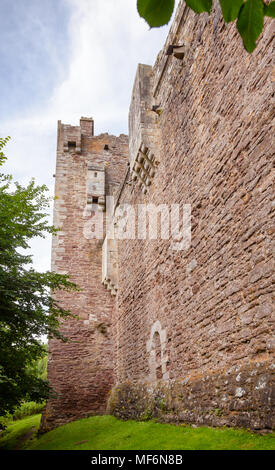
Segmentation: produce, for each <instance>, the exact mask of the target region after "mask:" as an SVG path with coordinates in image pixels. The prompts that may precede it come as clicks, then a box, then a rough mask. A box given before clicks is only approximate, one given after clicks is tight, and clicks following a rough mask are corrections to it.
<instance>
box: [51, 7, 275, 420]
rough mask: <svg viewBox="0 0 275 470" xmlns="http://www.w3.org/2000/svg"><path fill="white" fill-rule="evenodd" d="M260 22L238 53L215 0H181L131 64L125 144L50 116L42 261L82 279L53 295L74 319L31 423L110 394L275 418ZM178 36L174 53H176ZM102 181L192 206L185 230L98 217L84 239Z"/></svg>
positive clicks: (189, 411)
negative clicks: (170, 233)
mask: <svg viewBox="0 0 275 470" xmlns="http://www.w3.org/2000/svg"><path fill="white" fill-rule="evenodd" d="M265 22H266V24H265V28H264V32H263V34H262V36H261V38H260V41H259V44H258V46H257V48H256V50H255V52H254V53H253V54H251V55H249V54H247V53H246V52H245V50H244V49H243V45H242V43H241V39H240V38H239V36H238V34H237V32H236V28H235V25H232V24H230V25H226V24H225V23H224V21H223V19H222V16H221V14H220V12H219V9H218V7H216V8H215V10H214V11H213V13H212V15H211V16H208V15H207V14H205V15H196V14H194V13H193V12H192V11H191V10H190V9H188V8H186V7H185V3H184V2H180V5H179V7H178V11H177V15H176V18H175V20H174V23H173V25H172V27H171V30H170V33H169V35H168V37H167V41H166V43H165V45H164V47H163V49H162V51H161V52H160V53H159V55H158V58H157V60H156V63H155V65H154V66H153V67H150V66H148V65H142V64H139V66H138V70H137V75H136V79H135V83H134V88H133V95H132V102H131V105H130V113H129V145H128V138H127V137H126V136H120V137H114V136H109V135H108V134H104V135H100V136H98V137H94V136H93V121H92V120H89V118H86V119H85V118H82V120H81V121H80V126H76V127H73V126H67V125H63V124H59V137H58V152H57V172H56V196H57V199H56V201H55V224H56V225H57V226H59V227H61V231H60V232H59V234H58V237H57V238H56V239H54V242H53V269H54V270H57V271H58V272H66V273H69V274H70V275H71V279H72V280H73V281H75V282H77V283H78V284H79V285H80V286H81V287H82V289H83V290H82V291H81V292H80V293H77V294H66V295H65V294H64V293H60V294H59V299H60V300H61V302H62V303H63V304H64V305H65V306H66V307H68V308H70V309H71V310H72V312H73V313H75V314H77V315H78V317H79V319H73V320H68V321H66V322H64V323H63V325H62V329H63V331H64V332H65V333H67V335H68V336H69V338H70V339H71V340H72V341H70V342H68V343H66V344H61V343H60V342H58V341H55V340H54V341H53V340H52V341H51V343H50V361H49V368H48V370H49V373H48V376H49V380H50V382H51V384H52V385H53V387H54V388H55V389H56V391H57V392H58V393H59V396H58V397H57V398H55V399H53V400H50V401H49V402H48V404H47V407H46V410H45V412H44V415H43V425H42V429H49V428H51V427H54V426H57V425H58V424H61V423H64V422H67V421H69V420H72V419H76V418H79V417H82V416H86V415H89V414H91V413H104V412H106V409H107V412H110V413H114V414H115V415H116V416H120V417H123V418H138V419H145V418H148V417H150V416H156V417H157V418H158V419H160V420H163V421H168V422H170V421H171V422H187V423H196V424H207V425H214V426H221V425H230V426H246V427H250V428H252V429H264V428H266V429H270V428H273V427H274V415H273V409H274V397H273V395H272V391H273V388H272V377H273V371H274V367H275V366H274V339H273V335H274V318H273V317H272V310H273V304H272V273H273V272H274V262H273V258H272V239H273V235H274V192H273V187H272V184H273V180H274V170H273V158H274V126H273V125H272V122H274V121H273V118H274V106H273V104H272V96H273V93H274V89H273V88H272V87H273V84H274V78H273V81H272V65H273V64H272V57H274V27H273V22H272V20H271V19H266V21H265ZM177 44H178V45H184V47H183V49H184V53H182V52H181V53H179V54H174V53H173V51H172V53H171V47H170V49H169V46H171V45H177ZM173 50H174V49H173ZM167 52H168V53H167ZM273 76H274V75H273ZM128 148H129V157H128V159H127V154H128ZM95 173H97V175H96V176H95ZM98 176H100V178H101V183H100V182H99V180H96V178H98ZM104 179H105V182H104V183H103V181H104ZM95 181H96V183H95ZM108 195H114V196H115V197H114V209H115V208H116V207H118V206H119V205H121V206H122V207H123V208H124V207H127V206H128V205H130V207H131V208H133V209H137V208H138V206H139V205H140V204H146V205H148V204H154V205H156V206H161V205H169V207H170V206H172V205H175V204H179V205H180V206H181V207H183V206H184V205H186V204H188V205H190V206H191V243H189V244H188V243H185V245H184V244H183V245H182V246H183V249H178V250H177V249H175V247H173V244H171V239H166V238H165V237H162V238H161V237H160V236H158V238H157V239H156V240H149V239H145V240H144V239H141V238H138V237H128V239H119V240H116V241H114V240H113V241H110V240H111V237H110V236H109V238H110V240H108V236H107V238H106V239H105V235H106V233H105V231H106V230H105V228H104V229H103V230H102V237H101V239H100V240H96V239H94V238H93V237H92V235H91V233H93V232H92V227H90V226H89V223H90V222H89V221H90V219H91V215H92V214H93V215H94V216H96V215H97V214H101V215H102V216H103V215H104V212H102V211H104V210H105V209H106V203H107V196H108ZM93 198H95V199H93ZM99 217H100V216H99ZM119 217H122V215H121V214H120V216H117V214H116V211H115V210H114V213H113V217H111V219H112V223H111V225H112V224H113V227H115V226H116V225H117V220H119ZM93 220H95V219H94V218H93ZM93 223H95V222H93ZM104 227H105V226H104ZM83 234H84V235H83ZM104 239H105V241H104ZM103 243H104V245H103ZM102 246H104V249H103V250H102ZM102 255H103V256H102ZM102 260H103V265H102ZM106 287H109V288H107V289H106ZM111 292H112V293H113V294H114V295H110V293H111ZM111 390H112V391H111ZM107 402H108V406H107ZM272 405H273V406H272ZM106 407H107V408H106Z"/></svg>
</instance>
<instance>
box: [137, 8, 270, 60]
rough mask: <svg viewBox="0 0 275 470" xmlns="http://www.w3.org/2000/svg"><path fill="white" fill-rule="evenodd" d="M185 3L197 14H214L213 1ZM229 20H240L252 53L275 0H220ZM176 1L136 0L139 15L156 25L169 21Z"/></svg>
mask: <svg viewBox="0 0 275 470" xmlns="http://www.w3.org/2000/svg"><path fill="white" fill-rule="evenodd" d="M186 5H187V6H188V7H190V8H191V9H192V10H193V11H195V12H196V13H203V12H207V13H209V14H210V13H211V10H212V6H213V1H212V0H186ZM220 5H221V9H222V14H223V18H224V20H225V22H226V23H229V22H231V21H234V20H236V19H237V29H238V32H239V33H240V35H241V37H242V40H243V45H244V47H245V49H246V50H247V52H250V53H251V52H253V51H254V49H255V47H256V41H257V39H258V37H259V35H260V34H261V32H262V30H263V27H264V16H270V17H272V18H274V17H275V1H272V2H271V3H269V4H267V3H266V2H264V0H220ZM174 6H175V2H174V0H137V9H138V13H139V15H140V16H141V17H142V18H144V19H145V21H146V22H147V23H148V25H149V26H150V27H151V28H153V27H159V26H163V25H164V24H167V23H168V22H169V20H170V18H171V16H172V13H173V10H174Z"/></svg>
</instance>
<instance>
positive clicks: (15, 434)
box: [0, 415, 41, 450]
mask: <svg viewBox="0 0 275 470" xmlns="http://www.w3.org/2000/svg"><path fill="white" fill-rule="evenodd" d="M40 419H41V415H34V416H29V417H28V418H24V419H20V420H18V421H11V422H10V423H9V424H8V426H7V428H6V429H5V430H4V431H2V433H1V435H0V450H15V449H21V448H23V447H24V443H25V438H27V437H28V436H29V435H30V434H31V433H33V432H35V433H36V432H37V430H38V428H39V424H40Z"/></svg>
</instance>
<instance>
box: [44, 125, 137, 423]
mask: <svg viewBox="0 0 275 470" xmlns="http://www.w3.org/2000/svg"><path fill="white" fill-rule="evenodd" d="M68 142H71V143H72V142H74V143H75V146H74V144H69V146H68ZM70 145H71V146H70ZM105 145H108V147H109V148H108V149H107V150H105V149H104V146H105ZM127 155H128V137H127V136H125V135H121V136H119V137H115V136H111V135H108V134H102V135H99V136H97V137H94V136H93V121H92V120H91V119H81V120H80V126H69V125H64V124H61V123H60V122H59V125H58V148H57V165H56V174H55V181H56V185H55V196H56V200H55V206H54V224H55V225H56V226H57V227H59V228H60V229H61V231H59V232H58V236H57V237H55V238H54V239H53V248H52V269H53V270H54V271H56V272H59V273H67V274H69V275H70V279H71V280H72V281H73V282H75V283H77V284H78V285H79V286H80V287H81V289H82V291H81V292H77V293H64V292H60V293H58V294H57V295H56V297H57V299H58V300H59V301H60V304H61V305H62V306H63V307H64V308H68V309H69V310H71V312H72V313H73V314H75V315H76V316H77V318H75V319H70V320H66V321H65V322H64V323H63V324H62V328H61V331H62V333H64V334H65V336H67V337H68V338H69V342H68V343H65V344H64V343H62V342H60V341H58V340H50V341H49V350H50V355H49V363H48V379H49V381H50V384H51V386H52V387H53V388H54V390H55V392H56V393H57V394H58V395H57V397H56V398H54V399H51V400H49V401H48V403H47V406H46V409H45V411H44V413H43V419H42V425H41V429H42V431H45V430H48V429H51V428H53V427H55V426H58V425H60V424H63V423H65V422H68V421H71V420H74V419H78V418H81V417H83V416H87V415H90V414H93V413H97V414H98V413H103V412H104V411H105V408H106V401H107V398H108V393H109V392H110V389H111V387H112V385H113V380H114V377H113V339H112V331H111V322H112V308H113V304H114V300H113V298H112V297H111V295H110V293H109V292H107V291H106V289H105V288H104V286H103V285H102V284H101V246H102V242H103V239H101V240H96V239H89V238H87V236H85V235H84V234H85V233H86V235H87V233H88V234H89V232H87V230H86V231H85V227H86V229H87V222H88V223H89V220H90V219H91V212H89V210H88V211H87V172H88V165H92V166H93V165H94V166H97V167H98V168H100V167H103V168H105V194H106V195H111V194H113V193H115V192H116V190H117V188H118V187H119V184H120V181H121V179H122V178H123V174H124V172H125V167H126V166H127ZM93 209H94V211H97V210H98V209H97V207H96V206H94V207H93Z"/></svg>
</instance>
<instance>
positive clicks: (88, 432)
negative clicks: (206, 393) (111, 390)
mask: <svg viewBox="0 0 275 470" xmlns="http://www.w3.org/2000/svg"><path fill="white" fill-rule="evenodd" d="M39 424H40V415H35V416H32V417H29V418H24V419H22V420H20V421H16V422H14V423H11V424H10V425H9V426H8V428H7V429H6V430H5V431H4V432H3V433H2V436H1V437H0V450H12V449H22V450H274V449H275V435H274V433H269V434H266V435H260V434H256V433H253V432H249V431H247V430H242V429H232V428H208V427H192V426H185V425H174V424H161V423H157V422H154V421H146V422H144V421H132V420H129V421H120V420H118V419H117V418H115V417H114V416H109V415H105V416H93V417H90V418H85V419H81V420H78V421H74V422H72V423H69V424H66V425H64V426H60V427H58V428H56V429H54V430H52V431H50V432H47V433H45V434H42V435H41V436H39V437H37V430H38V427H39Z"/></svg>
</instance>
